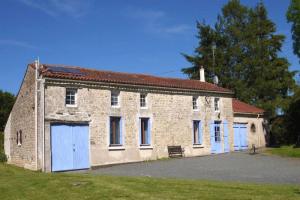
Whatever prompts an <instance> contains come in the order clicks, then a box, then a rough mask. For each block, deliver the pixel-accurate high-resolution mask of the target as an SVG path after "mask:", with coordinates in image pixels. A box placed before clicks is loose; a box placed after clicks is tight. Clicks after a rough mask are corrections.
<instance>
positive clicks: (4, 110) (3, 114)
mask: <svg viewBox="0 0 300 200" xmlns="http://www.w3.org/2000/svg"><path fill="white" fill-rule="evenodd" d="M14 102H15V96H14V95H13V94H11V93H9V92H3V91H2V90H0V132H2V131H4V127H5V124H6V121H7V119H8V117H9V114H10V111H11V109H12V107H13V105H14Z"/></svg>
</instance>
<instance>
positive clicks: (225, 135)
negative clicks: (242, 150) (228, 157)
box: [223, 120, 230, 152]
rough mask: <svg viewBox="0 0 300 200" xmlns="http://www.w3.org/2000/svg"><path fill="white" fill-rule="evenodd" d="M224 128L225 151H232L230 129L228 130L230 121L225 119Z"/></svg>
mask: <svg viewBox="0 0 300 200" xmlns="http://www.w3.org/2000/svg"><path fill="white" fill-rule="evenodd" d="M223 129H224V152H229V151H230V146H229V130H228V122H227V121H226V120H224V121H223Z"/></svg>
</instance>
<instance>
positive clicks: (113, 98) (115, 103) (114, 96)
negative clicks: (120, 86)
mask: <svg viewBox="0 0 300 200" xmlns="http://www.w3.org/2000/svg"><path fill="white" fill-rule="evenodd" d="M111 105H112V106H118V105H119V93H114V92H112V93H111Z"/></svg>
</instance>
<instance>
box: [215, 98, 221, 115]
mask: <svg viewBox="0 0 300 200" xmlns="http://www.w3.org/2000/svg"><path fill="white" fill-rule="evenodd" d="M214 107H215V111H216V112H219V111H220V98H215V100H214Z"/></svg>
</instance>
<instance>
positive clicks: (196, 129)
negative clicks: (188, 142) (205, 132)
mask: <svg viewBox="0 0 300 200" xmlns="http://www.w3.org/2000/svg"><path fill="white" fill-rule="evenodd" d="M193 139H194V141H193V142H194V144H202V132H201V121H199V120H194V121H193Z"/></svg>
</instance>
